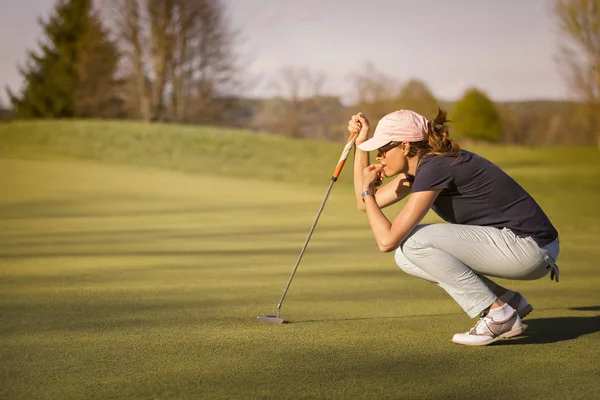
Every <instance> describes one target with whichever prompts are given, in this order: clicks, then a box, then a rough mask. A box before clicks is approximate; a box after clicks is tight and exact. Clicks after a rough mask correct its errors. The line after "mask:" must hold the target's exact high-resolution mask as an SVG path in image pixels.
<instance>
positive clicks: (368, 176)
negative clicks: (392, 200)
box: [362, 164, 385, 191]
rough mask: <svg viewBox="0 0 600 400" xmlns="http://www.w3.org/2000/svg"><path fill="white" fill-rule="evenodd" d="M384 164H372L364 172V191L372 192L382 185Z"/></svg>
mask: <svg viewBox="0 0 600 400" xmlns="http://www.w3.org/2000/svg"><path fill="white" fill-rule="evenodd" d="M384 167H385V166H384V165H382V164H371V165H369V166H368V167H367V168H365V169H364V170H363V176H362V189H363V191H365V190H371V189H374V188H376V187H377V186H379V185H381V182H382V180H383V168H384Z"/></svg>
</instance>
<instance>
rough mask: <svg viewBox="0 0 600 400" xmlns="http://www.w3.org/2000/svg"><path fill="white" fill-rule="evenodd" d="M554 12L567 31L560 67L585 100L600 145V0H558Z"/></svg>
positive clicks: (571, 85) (561, 28) (563, 31)
mask: <svg viewBox="0 0 600 400" xmlns="http://www.w3.org/2000/svg"><path fill="white" fill-rule="evenodd" d="M554 14H555V16H556V17H557V19H558V22H559V26H560V30H561V32H562V33H563V34H564V43H563V45H562V47H561V49H560V54H559V63H560V67H561V71H562V73H563V74H564V75H565V77H566V79H567V81H568V83H569V86H570V88H571V89H572V90H573V92H574V93H575V94H577V95H578V96H579V97H580V98H581V99H583V100H584V101H585V103H586V105H587V107H588V110H589V117H590V119H591V120H592V121H593V122H592V123H591V126H593V127H594V128H593V131H592V132H591V134H592V135H594V136H595V138H596V141H597V145H598V147H600V129H599V128H598V126H599V124H600V0H555V1H554Z"/></svg>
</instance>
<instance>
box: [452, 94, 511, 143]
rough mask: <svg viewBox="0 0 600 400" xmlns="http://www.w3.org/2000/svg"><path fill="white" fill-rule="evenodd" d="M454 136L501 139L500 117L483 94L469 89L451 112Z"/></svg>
mask: <svg viewBox="0 0 600 400" xmlns="http://www.w3.org/2000/svg"><path fill="white" fill-rule="evenodd" d="M450 119H451V120H452V122H453V125H454V130H453V132H454V135H455V136H457V137H464V138H470V139H475V140H486V141H497V140H499V139H500V137H501V124H500V115H499V113H498V110H496V106H495V105H494V103H493V102H492V101H491V100H490V99H489V98H488V97H487V96H486V94H485V93H483V92H481V91H479V90H477V89H469V90H468V91H467V92H466V93H465V94H464V96H463V97H462V99H460V100H459V101H458V102H457V103H456V104H455V105H454V108H453V110H452V115H451V116H450Z"/></svg>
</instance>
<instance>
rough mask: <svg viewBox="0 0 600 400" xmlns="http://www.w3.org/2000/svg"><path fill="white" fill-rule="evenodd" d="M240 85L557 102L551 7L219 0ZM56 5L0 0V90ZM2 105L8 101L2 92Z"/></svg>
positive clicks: (263, 89) (560, 86)
mask: <svg viewBox="0 0 600 400" xmlns="http://www.w3.org/2000/svg"><path fill="white" fill-rule="evenodd" d="M223 3H224V5H225V7H226V14H227V18H228V20H229V21H230V24H231V27H232V28H233V29H235V30H237V31H238V32H239V38H238V41H237V45H236V47H235V49H236V52H237V53H238V56H239V61H240V63H241V65H242V66H243V71H244V76H245V77H246V81H247V82H252V84H249V85H248V86H247V88H246V92H245V93H244V94H246V95H251V96H267V95H272V94H275V92H274V91H273V87H272V85H270V82H271V81H272V80H273V79H274V78H275V77H277V74H278V73H279V71H280V70H281V68H283V67H286V66H292V67H305V68H308V69H309V70H310V71H312V72H313V73H319V74H325V75H326V77H327V78H326V81H325V85H324V87H323V91H324V92H327V93H330V94H335V95H339V96H342V97H343V98H350V97H352V96H353V95H354V94H355V93H354V88H353V86H352V79H351V77H352V75H353V74H355V73H360V72H362V71H364V70H365V65H366V64H367V63H371V64H372V65H373V66H374V67H375V68H376V69H377V70H378V71H380V72H382V73H384V74H386V75H388V76H390V77H393V78H394V79H396V80H398V81H399V82H400V83H401V82H406V81H407V80H409V79H419V80H422V81H424V82H425V83H426V84H427V85H428V86H429V88H430V89H431V91H432V92H433V94H434V95H435V96H436V97H438V98H440V99H443V100H456V99H458V98H460V96H461V95H462V94H463V93H464V91H465V90H467V89H468V88H471V87H476V88H478V89H480V90H483V91H485V92H486V93H487V94H488V95H489V96H490V97H491V98H492V99H493V100H496V101H508V100H531V99H564V98H567V97H569V96H570V93H569V91H568V89H567V87H566V85H565V83H564V80H563V79H562V77H561V75H560V73H559V69H558V66H557V63H556V60H555V57H556V54H557V52H558V48H559V43H560V42H559V35H558V30H557V23H556V21H555V20H554V17H553V16H552V12H551V3H552V0H503V1H497V0H369V1H364V0H363V1H353V0H302V1H300V0H223ZM53 4H54V0H0V5H1V8H0V9H2V14H0V51H1V54H2V61H1V62H0V85H1V86H2V87H4V86H5V85H8V86H9V87H11V88H12V89H13V90H17V91H18V90H19V88H20V87H21V84H22V81H21V78H20V75H19V74H18V72H17V66H18V65H19V64H20V63H23V62H24V60H25V59H26V57H25V55H26V51H27V49H35V48H36V43H37V41H38V40H39V38H40V34H41V28H40V27H39V25H38V23H37V18H38V17H40V16H46V15H48V14H49V12H50V11H51V9H52V8H53ZM0 99H1V100H0V101H4V102H6V95H5V93H4V90H3V89H2V90H1V93H0Z"/></svg>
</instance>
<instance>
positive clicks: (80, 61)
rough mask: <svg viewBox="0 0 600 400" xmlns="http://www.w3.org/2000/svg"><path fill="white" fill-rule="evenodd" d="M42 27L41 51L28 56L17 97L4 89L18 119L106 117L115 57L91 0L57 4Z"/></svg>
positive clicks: (116, 58) (22, 71) (63, 1)
mask: <svg viewBox="0 0 600 400" xmlns="http://www.w3.org/2000/svg"><path fill="white" fill-rule="evenodd" d="M39 22H40V24H41V25H42V27H43V32H44V36H45V38H44V40H43V41H41V42H40V49H39V52H37V53H36V52H33V51H29V52H28V59H27V61H26V64H25V66H24V67H20V68H19V72H20V73H21V75H22V76H23V78H24V81H25V86H24V88H23V91H22V92H21V94H20V95H15V94H13V93H12V92H11V91H10V90H8V89H7V93H8V96H9V98H10V101H11V103H12V106H13V110H14V116H15V117H16V118H61V117H86V116H104V115H97V114H96V113H95V111H94V110H102V109H104V108H105V107H106V106H107V105H108V104H110V102H111V98H113V97H112V91H113V90H114V81H113V76H114V73H115V70H116V66H117V61H118V54H117V51H116V47H115V45H114V44H113V43H112V42H111V41H110V40H109V39H108V37H107V33H106V31H104V30H103V28H102V25H101V22H100V20H99V18H98V16H97V15H96V14H95V12H94V11H93V8H92V0H58V1H57V3H56V7H55V10H54V12H53V13H52V15H51V16H50V17H49V18H48V20H47V21H46V22H45V21H43V20H42V19H40V20H39Z"/></svg>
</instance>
